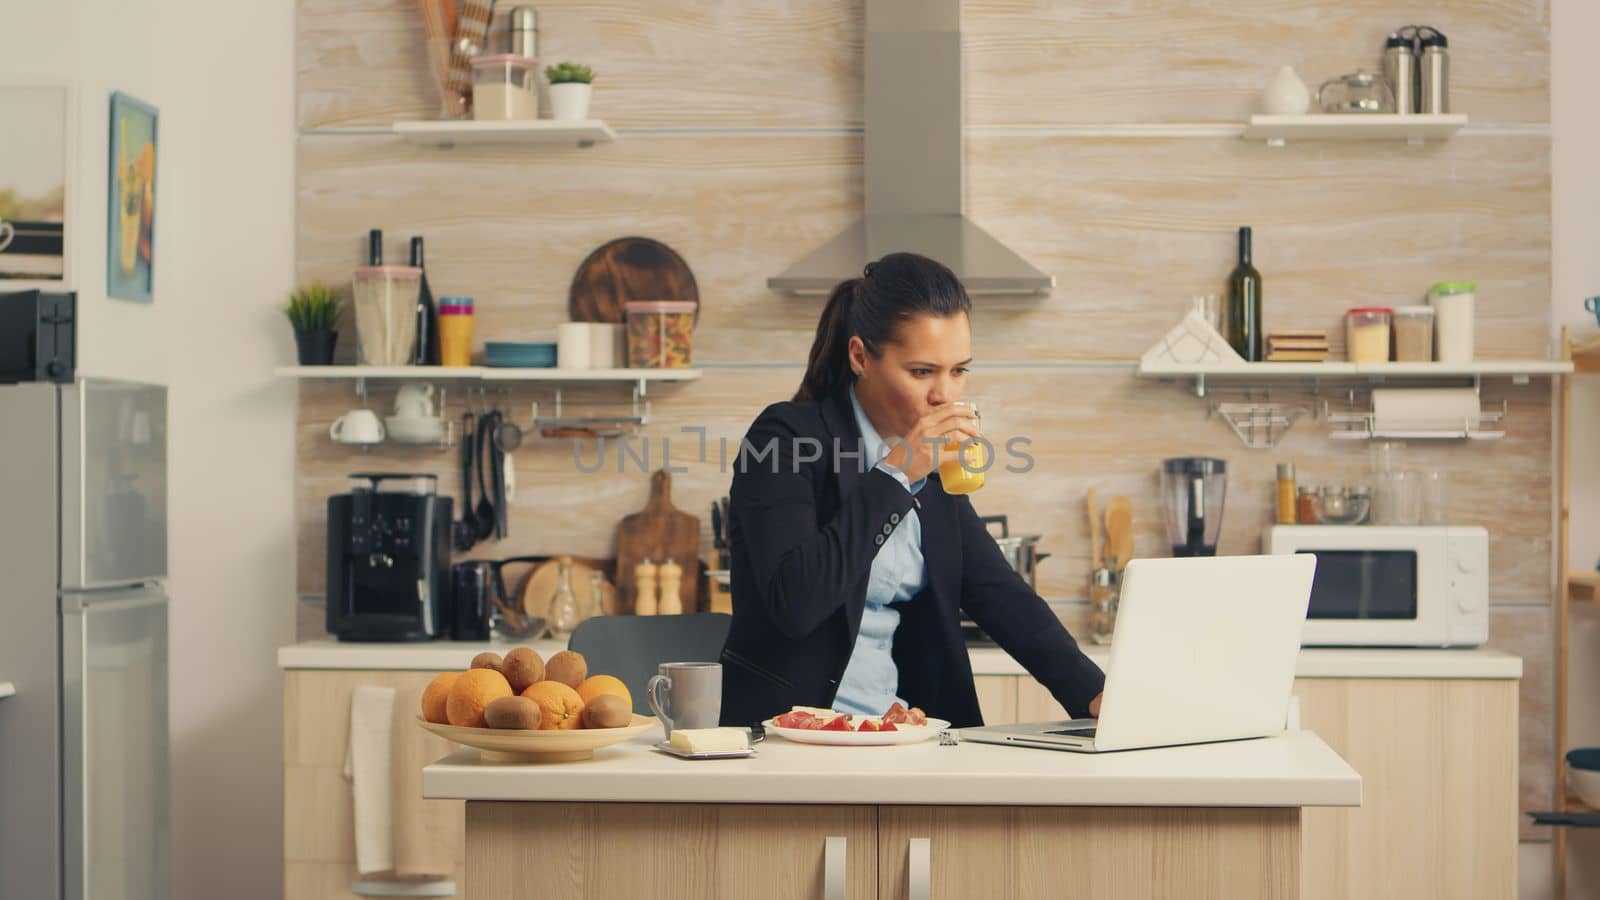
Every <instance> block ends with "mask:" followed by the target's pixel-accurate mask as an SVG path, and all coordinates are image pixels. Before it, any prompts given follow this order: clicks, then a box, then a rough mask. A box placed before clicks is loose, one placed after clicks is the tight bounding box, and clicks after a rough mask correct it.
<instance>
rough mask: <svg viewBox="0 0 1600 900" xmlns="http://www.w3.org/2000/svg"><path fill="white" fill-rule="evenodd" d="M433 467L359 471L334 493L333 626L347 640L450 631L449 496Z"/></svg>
mask: <svg viewBox="0 0 1600 900" xmlns="http://www.w3.org/2000/svg"><path fill="white" fill-rule="evenodd" d="M436 486H437V479H436V478H435V477H434V476H432V475H406V474H392V473H366V472H363V473H359V474H356V475H351V476H350V493H348V494H335V495H334V496H332V497H329V498H328V633H330V634H332V635H333V636H335V637H337V638H338V639H339V640H341V641H428V640H433V639H435V638H442V637H446V636H448V634H449V629H450V619H451V617H452V609H451V603H450V596H451V593H450V520H451V509H450V507H451V503H450V498H449V497H440V496H438V495H437V494H436V493H435V488H436Z"/></svg>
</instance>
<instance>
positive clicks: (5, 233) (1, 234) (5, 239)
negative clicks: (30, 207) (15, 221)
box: [0, 221, 17, 250]
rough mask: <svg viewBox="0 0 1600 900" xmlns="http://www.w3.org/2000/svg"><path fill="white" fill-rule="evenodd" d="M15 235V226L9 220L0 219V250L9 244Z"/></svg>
mask: <svg viewBox="0 0 1600 900" xmlns="http://www.w3.org/2000/svg"><path fill="white" fill-rule="evenodd" d="M16 236H17V226H15V225H12V224H11V223H10V222H5V221H0V250H4V249H5V248H7V247H9V246H11V240H12V239H13V238H15V237H16Z"/></svg>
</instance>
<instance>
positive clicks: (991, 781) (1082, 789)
mask: <svg viewBox="0 0 1600 900" xmlns="http://www.w3.org/2000/svg"><path fill="white" fill-rule="evenodd" d="M660 740H661V732H660V731H658V730H656V729H654V728H652V729H650V730H649V731H647V732H645V733H644V734H643V735H640V736H639V737H637V738H635V739H633V740H631V741H628V742H626V743H623V744H618V745H616V746H613V747H606V748H602V749H600V750H598V751H596V754H595V757H594V759H589V760H584V761H582V762H570V763H551V764H544V765H537V764H535V765H488V764H484V763H481V762H479V758H478V751H476V750H471V749H465V748H464V749H461V750H458V751H456V752H455V753H452V754H450V755H449V756H446V757H445V758H444V759H441V760H439V761H438V762H436V763H433V764H432V765H429V766H426V767H425V768H423V770H422V793H423V796H425V797H440V798H458V799H466V800H542V801H568V802H571V801H578V802H585V801H592V802H602V803H796V802H803V803H841V804H870V805H876V804H885V805H887V804H893V805H907V804H912V805H979V806H1248V807H1261V806H1359V805H1360V804H1361V776H1360V775H1358V774H1356V771H1355V770H1354V769H1352V768H1351V767H1350V765H1349V764H1348V763H1346V762H1345V761H1344V760H1343V759H1341V758H1340V757H1339V755H1338V754H1337V753H1334V752H1333V750H1332V749H1330V748H1329V747H1328V745H1327V744H1325V743H1323V742H1322V739H1321V738H1319V737H1318V736H1317V735H1316V734H1314V733H1312V732H1310V731H1293V732H1289V733H1287V734H1285V735H1283V736H1282V737H1274V738H1264V739H1261V740H1253V741H1231V742H1227V743H1220V744H1201V745H1196V746H1191V747H1165V748H1160V749H1154V750H1133V751H1127V752H1122V753H1102V754H1079V753H1066V752H1061V751H1055V750H1035V749H1030V748H1021V747H1000V746H994V745H990V744H978V743H973V742H963V743H961V744H959V745H957V746H954V747H943V746H940V745H939V742H938V741H936V740H929V741H923V742H922V743H920V744H911V745H906V746H898V747H895V746H890V747H819V746H811V745H804V744H795V743H791V742H789V741H785V740H784V739H782V738H780V737H775V736H774V737H769V738H768V739H767V740H765V741H763V742H761V743H760V744H757V745H756V747H757V752H756V755H755V756H753V757H749V758H745V759H722V760H684V759H678V758H677V757H673V756H668V755H666V754H664V753H659V752H656V751H654V750H651V749H649V747H650V745H651V744H654V743H656V742H658V741H660Z"/></svg>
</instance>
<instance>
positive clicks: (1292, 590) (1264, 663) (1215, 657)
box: [961, 553, 1317, 753]
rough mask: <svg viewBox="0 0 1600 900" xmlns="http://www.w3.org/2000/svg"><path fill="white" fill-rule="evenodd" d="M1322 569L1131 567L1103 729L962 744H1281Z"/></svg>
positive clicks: (1092, 747) (1261, 561)
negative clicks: (1277, 738)
mask: <svg viewBox="0 0 1600 900" xmlns="http://www.w3.org/2000/svg"><path fill="white" fill-rule="evenodd" d="M1316 564H1317V561H1316V557H1315V556H1313V555H1311V554H1307V553H1297V554H1279V555H1272V556H1216V557H1192V558H1181V559H1136V560H1133V561H1132V562H1130V563H1128V567H1127V569H1126V570H1124V572H1123V581H1122V598H1121V601H1120V604H1119V606H1118V609H1117V623H1116V631H1115V634H1114V637H1113V638H1112V642H1111V663H1110V665H1109V667H1108V671H1107V672H1106V687H1105V695H1104V696H1103V697H1102V698H1101V700H1100V718H1099V719H1072V720H1069V721H1062V722H1034V723H1027V724H1021V725H996V726H988V727H983V728H963V729H961V738H962V740H968V741H981V742H984V743H990V744H1007V745H1013V746H1021V747H1042V748H1046V749H1051V750H1073V751H1078V752H1081V753H1100V752H1105V751H1108V750H1133V749H1137V748H1142V747H1169V746H1173V745H1176V744H1199V743H1205V742H1209V741H1230V740H1239V739H1242V738H1255V737H1267V736H1269V735H1275V734H1279V733H1281V732H1282V731H1283V730H1284V721H1285V718H1286V715H1287V712H1288V706H1289V695H1290V692H1291V690H1292V689H1293V686H1294V669H1295V659H1296V658H1297V657H1298V656H1299V654H1300V632H1301V629H1302V627H1303V626H1304V625H1305V621H1306V608H1307V606H1308V605H1309V604H1310V602H1311V577H1312V575H1313V573H1314V572H1315V571H1316Z"/></svg>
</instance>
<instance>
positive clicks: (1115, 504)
mask: <svg viewBox="0 0 1600 900" xmlns="http://www.w3.org/2000/svg"><path fill="white" fill-rule="evenodd" d="M1106 555H1107V556H1109V557H1111V567H1112V568H1114V569H1116V570H1117V571H1119V572H1120V571H1121V570H1122V567H1123V566H1126V565H1127V564H1128V560H1130V559H1132V558H1133V502H1132V501H1130V500H1129V499H1128V498H1127V497H1112V498H1111V502H1110V503H1107V504H1106Z"/></svg>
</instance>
